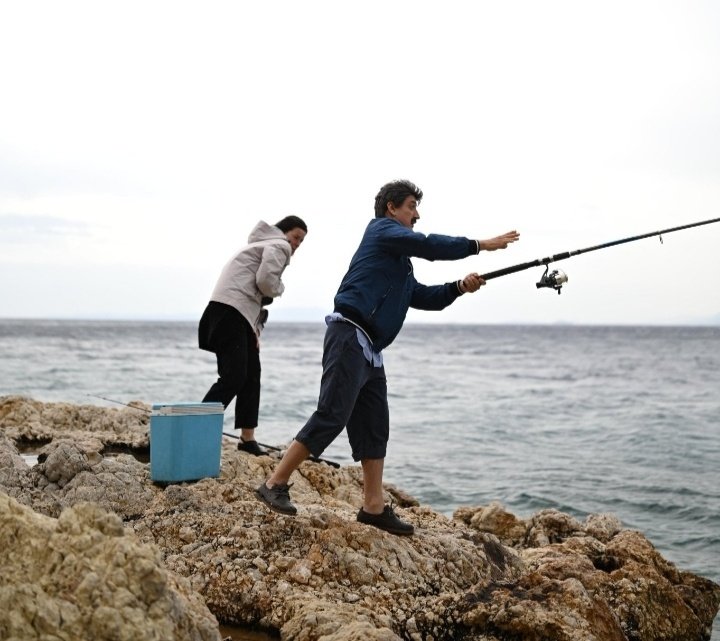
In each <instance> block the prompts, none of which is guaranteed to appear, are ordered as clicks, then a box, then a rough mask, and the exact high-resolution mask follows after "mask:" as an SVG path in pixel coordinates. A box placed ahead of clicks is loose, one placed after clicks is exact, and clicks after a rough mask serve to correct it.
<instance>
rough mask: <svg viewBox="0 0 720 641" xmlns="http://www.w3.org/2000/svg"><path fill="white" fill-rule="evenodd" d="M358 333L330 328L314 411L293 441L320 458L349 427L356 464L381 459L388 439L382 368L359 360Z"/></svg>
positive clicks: (346, 326) (348, 326)
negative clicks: (365, 460)
mask: <svg viewBox="0 0 720 641" xmlns="http://www.w3.org/2000/svg"><path fill="white" fill-rule="evenodd" d="M356 332H357V330H356V328H355V327H354V326H353V325H351V324H349V323H344V322H332V323H329V324H328V327H327V330H326V332H325V343H324V347H323V373H322V379H321V382H320V397H319V399H318V407H317V410H316V411H315V412H314V413H313V415H312V416H311V417H310V418H309V419H308V422H307V423H306V424H305V426H304V427H303V428H302V429H301V430H300V432H298V434H297V436H296V437H295V440H297V441H299V442H300V443H302V444H303V445H304V446H305V447H307V448H308V449H309V450H310V452H311V453H312V454H314V455H315V456H320V454H322V452H323V451H324V450H325V448H326V447H327V446H328V445H330V443H332V442H333V441H334V440H335V438H336V437H337V436H338V435H339V434H340V432H342V430H343V428H344V427H347V433H348V440H349V441H350V447H351V448H352V457H353V459H354V460H355V461H361V460H363V459H380V458H385V454H386V451H387V442H388V437H389V433H390V427H389V422H390V419H389V412H388V403H387V381H386V379H385V368H384V367H373V366H372V364H371V363H369V362H368V361H367V359H366V358H365V356H364V355H363V352H362V348H361V347H360V344H359V343H358V339H357V334H356Z"/></svg>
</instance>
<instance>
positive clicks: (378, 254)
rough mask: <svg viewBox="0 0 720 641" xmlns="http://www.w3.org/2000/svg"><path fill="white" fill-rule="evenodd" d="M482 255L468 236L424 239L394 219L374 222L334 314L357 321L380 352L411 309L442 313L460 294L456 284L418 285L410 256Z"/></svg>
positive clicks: (352, 263) (353, 262)
mask: <svg viewBox="0 0 720 641" xmlns="http://www.w3.org/2000/svg"><path fill="white" fill-rule="evenodd" d="M477 251H478V248H477V243H476V242H475V241H474V240H470V239H468V238H464V237H461V236H459V237H456V236H441V235H439V234H430V235H428V236H425V235H424V234H421V233H418V232H415V231H413V230H412V229H409V228H407V227H405V226H404V225H402V224H401V223H399V222H397V221H396V220H392V219H391V218H374V219H373V220H371V221H370V223H369V224H368V226H367V228H366V229H365V234H364V235H363V238H362V240H361V241H360V246H359V247H358V248H357V251H356V252H355V255H354V256H353V257H352V260H351V261H350V267H349V268H348V271H347V273H346V274H345V277H344V278H343V280H342V282H341V283H340V288H339V289H338V292H337V294H336V295H335V310H336V311H338V312H340V313H341V314H343V316H345V317H346V318H348V319H350V320H352V321H354V322H356V323H358V324H359V325H360V326H361V327H362V328H363V329H364V330H365V331H366V332H367V333H368V335H369V336H370V338H371V339H372V341H373V346H374V348H375V349H376V350H378V351H380V350H382V349H384V348H385V347H387V346H388V345H390V343H392V342H393V340H395V337H396V336H397V335H398V332H399V331H400V328H401V327H402V325H403V323H404V322H405V316H406V315H407V310H408V308H409V307H413V308H415V309H426V310H440V309H444V308H445V307H447V306H448V305H450V304H451V303H452V302H453V301H454V300H455V299H456V298H457V297H458V296H459V295H460V292H459V290H458V288H457V284H456V283H445V284H444V285H432V286H427V285H423V284H421V283H418V282H417V280H415V276H414V274H413V267H412V263H411V262H410V257H411V256H417V257H418V258H424V259H425V260H459V259H461V258H466V257H467V256H471V255H472V254H476V253H477Z"/></svg>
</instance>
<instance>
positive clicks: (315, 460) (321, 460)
mask: <svg viewBox="0 0 720 641" xmlns="http://www.w3.org/2000/svg"><path fill="white" fill-rule="evenodd" d="M88 396H92V397H93V398H100V399H102V400H103V401H107V402H108V403H116V404H117V405H124V406H125V407H129V408H130V409H133V410H139V411H141V412H145V413H146V414H152V411H151V410H149V409H146V408H144V407H138V406H137V405H130V404H129V403H123V402H122V401H114V400H113V399H111V398H105V397H104V396H98V395H97V394H88ZM222 434H223V436H227V437H229V438H234V439H240V438H241V437H240V436H237V435H236V434H230V433H229V432H223V433H222ZM258 445H259V446H260V447H264V448H265V449H268V450H272V451H273V452H282V451H283V450H282V448H281V447H275V446H274V445H268V444H267V443H260V442H259V441H258ZM308 460H310V461H312V462H313V463H327V464H328V465H330V466H331V467H337V468H339V467H340V463H337V462H335V461H329V460H328V459H325V458H320V457H319V456H315V455H314V454H311V455H310V456H308Z"/></svg>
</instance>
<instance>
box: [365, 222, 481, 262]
mask: <svg viewBox="0 0 720 641" xmlns="http://www.w3.org/2000/svg"><path fill="white" fill-rule="evenodd" d="M378 242H379V244H380V247H381V248H382V249H383V250H384V251H387V252H388V253H391V254H397V255H400V256H416V257H417V258H424V259H425V260H431V261H432V260H459V259H461V258H467V257H468V256H472V255H473V254H477V253H478V252H477V247H478V245H477V242H476V241H474V240H470V239H469V238H465V237H463V236H444V235H442V234H429V235H427V236H426V235H425V234H421V233H420V232H416V231H413V230H412V229H408V228H407V227H404V226H403V225H401V224H400V223H398V222H395V221H392V220H388V221H387V222H386V223H384V224H383V225H381V226H379V227H378Z"/></svg>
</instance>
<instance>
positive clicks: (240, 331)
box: [200, 303, 260, 430]
mask: <svg viewBox="0 0 720 641" xmlns="http://www.w3.org/2000/svg"><path fill="white" fill-rule="evenodd" d="M211 306H212V307H211ZM208 328H211V330H209V329H208ZM208 336H209V337H210V339H208ZM200 345H201V346H202V347H203V349H208V350H209V351H213V352H215V356H216V358H217V368H218V376H219V378H218V379H217V381H216V382H215V383H214V384H213V386H212V387H211V388H210V389H209V390H208V392H207V394H205V398H204V399H203V402H204V403H205V402H220V403H222V404H223V407H226V408H227V406H228V405H230V403H231V402H232V400H233V398H235V399H236V400H235V429H238V430H239V429H241V428H243V427H251V428H254V427H257V424H258V410H259V407H260V352H259V351H258V346H257V337H256V336H255V332H254V331H253V329H252V327H250V324H249V323H248V322H247V321H246V320H245V318H244V317H243V316H242V314H240V312H238V311H237V310H236V309H234V308H232V307H229V306H228V305H222V304H221V303H210V305H209V306H208V309H206V311H205V314H203V318H202V319H201V321H200Z"/></svg>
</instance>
